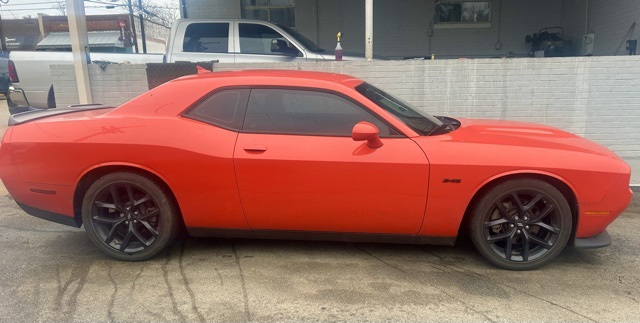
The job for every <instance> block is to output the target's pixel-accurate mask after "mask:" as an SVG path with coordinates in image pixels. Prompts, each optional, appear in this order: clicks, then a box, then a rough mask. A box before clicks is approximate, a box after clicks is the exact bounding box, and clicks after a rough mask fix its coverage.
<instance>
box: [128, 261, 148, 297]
mask: <svg viewBox="0 0 640 323" xmlns="http://www.w3.org/2000/svg"><path fill="white" fill-rule="evenodd" d="M146 268H147V264H144V265H142V266H140V269H139V270H138V273H137V274H136V275H135V276H134V277H133V282H131V289H130V290H131V291H133V290H135V289H136V283H137V282H138V279H140V276H142V272H143V271H144V270H145V269H146Z"/></svg>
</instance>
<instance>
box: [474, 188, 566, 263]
mask: <svg viewBox="0 0 640 323" xmlns="http://www.w3.org/2000/svg"><path fill="white" fill-rule="evenodd" d="M572 223H573V221H572V216H571V209H570V207H569V204H568V203H567V201H566V199H565V198H564V196H563V195H562V193H560V191H558V189H557V188H555V187H554V186H553V185H551V184H549V183H547V182H544V181H541V180H536V179H516V180H512V181H508V182H504V183H502V184H499V185H497V186H496V187H494V188H492V189H491V190H489V191H488V192H487V193H486V194H485V195H484V196H483V197H482V198H481V199H480V200H479V202H478V203H477V204H476V205H475V207H474V209H473V215H472V218H471V222H470V234H471V240H472V241H473V244H474V245H475V247H476V249H478V252H480V254H481V255H482V256H484V257H485V258H486V259H487V260H489V261H490V262H491V263H493V264H494V265H496V266H498V267H500V268H504V269H509V270H530V269H535V268H538V267H541V266H543V265H545V264H547V263H549V262H550V261H551V260H553V259H554V258H555V257H557V256H558V255H559V254H560V253H561V252H562V250H563V249H564V247H565V246H566V245H567V242H568V240H569V237H570V236H571V229H572V228H571V227H572Z"/></svg>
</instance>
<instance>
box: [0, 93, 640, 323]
mask: <svg viewBox="0 0 640 323" xmlns="http://www.w3.org/2000/svg"><path fill="white" fill-rule="evenodd" d="M7 116H8V113H7V108H6V104H5V103H4V101H1V102H0V124H1V128H0V131H1V132H4V129H5V128H6V120H7ZM0 186H1V185H0ZM639 228H640V198H638V196H637V195H636V196H635V197H634V201H633V202H632V206H631V207H630V208H629V209H628V210H627V211H626V212H625V213H624V214H623V215H621V216H620V217H619V218H618V219H617V220H616V221H615V222H614V223H613V224H612V225H611V226H610V227H609V233H610V234H611V236H612V237H613V244H612V245H611V246H610V247H608V248H603V249H597V250H576V249H573V248H567V249H566V250H565V251H564V252H563V253H562V254H561V255H560V256H559V257H558V258H557V259H556V260H555V261H554V262H553V263H552V264H550V265H549V266H546V267H544V268H542V269H539V270H535V271H529V272H510V271H505V270H501V269H497V268H494V267H492V266H491V265H489V264H487V263H486V262H485V261H484V260H483V259H482V258H481V257H480V256H479V255H478V254H477V253H476V251H475V250H474V249H473V247H472V246H471V245H470V243H469V242H468V241H466V239H462V240H463V241H461V243H459V244H457V245H456V246H455V247H436V246H414V245H389V244H365V243H337V242H303V241H267V240H243V239H232V240H229V239H202V238H199V239H195V238H189V237H185V238H182V239H180V240H179V241H178V242H176V243H175V245H174V246H172V247H171V248H170V249H168V250H167V252H166V253H164V254H162V255H160V256H159V257H156V258H154V259H152V260H149V261H144V262H137V263H128V262H121V261H116V260H112V259H110V258H107V257H105V256H103V255H102V254H100V253H99V252H98V250H97V249H96V248H94V247H93V245H92V244H91V242H90V241H89V239H88V238H87V236H86V234H85V233H84V230H82V229H75V228H71V227H66V226H63V225H59V224H55V223H51V222H47V221H44V220H41V219H37V218H34V217H31V216H29V215H27V214H26V213H24V212H23V211H22V210H20V209H19V208H18V206H17V205H16V204H15V203H14V202H13V200H12V199H11V197H10V196H8V195H7V194H6V190H4V187H3V186H2V187H0V252H2V261H1V262H0V322H214V321H219V322H247V321H284V322H294V321H295V322H299V321H322V322H347V321H354V322H355V321H358V322H359V321H376V322H390V321H394V322H395V321H411V322H416V321H425V322H427V321H428V322H516V321H517V322H522V321H527V322H558V321H565V322H614V321H618V322H640V270H639V269H640V235H639V234H638V231H637V230H638V229H639Z"/></svg>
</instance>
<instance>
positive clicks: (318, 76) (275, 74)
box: [180, 69, 364, 87]
mask: <svg viewBox="0 0 640 323" xmlns="http://www.w3.org/2000/svg"><path fill="white" fill-rule="evenodd" d="M221 78H247V79H252V78H269V79H272V80H275V79H278V80H279V81H280V82H286V83H289V82H291V83H292V84H296V83H297V82H298V81H301V80H305V81H312V82H313V81H320V82H322V81H324V82H331V83H339V84H344V85H349V86H350V87H352V86H354V85H357V84H360V83H363V82H364V81H363V80H361V79H358V78H356V77H353V76H350V75H344V74H338V73H327V72H314V71H299V70H266V69H265V70H233V71H221V72H217V71H214V72H199V73H198V74H196V75H189V76H185V77H182V78H180V79H181V80H193V79H221ZM250 83H251V81H249V80H248V82H247V84H250Z"/></svg>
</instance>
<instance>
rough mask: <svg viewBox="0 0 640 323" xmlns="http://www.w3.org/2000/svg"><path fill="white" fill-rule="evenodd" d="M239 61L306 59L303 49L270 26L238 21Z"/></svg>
mask: <svg viewBox="0 0 640 323" xmlns="http://www.w3.org/2000/svg"><path fill="white" fill-rule="evenodd" d="M236 28H237V31H238V37H237V39H236V41H237V43H236V48H238V50H237V52H236V55H235V59H236V62H238V63H251V62H293V61H299V60H300V61H305V60H306V58H305V57H304V56H305V53H304V51H302V50H301V49H300V48H299V47H298V46H297V45H296V44H294V43H293V42H292V41H291V40H290V39H288V38H287V37H285V36H283V35H282V34H281V33H280V32H278V31H276V30H275V29H273V28H271V27H270V26H267V25H264V24H260V23H250V22H237V23H236Z"/></svg>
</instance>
